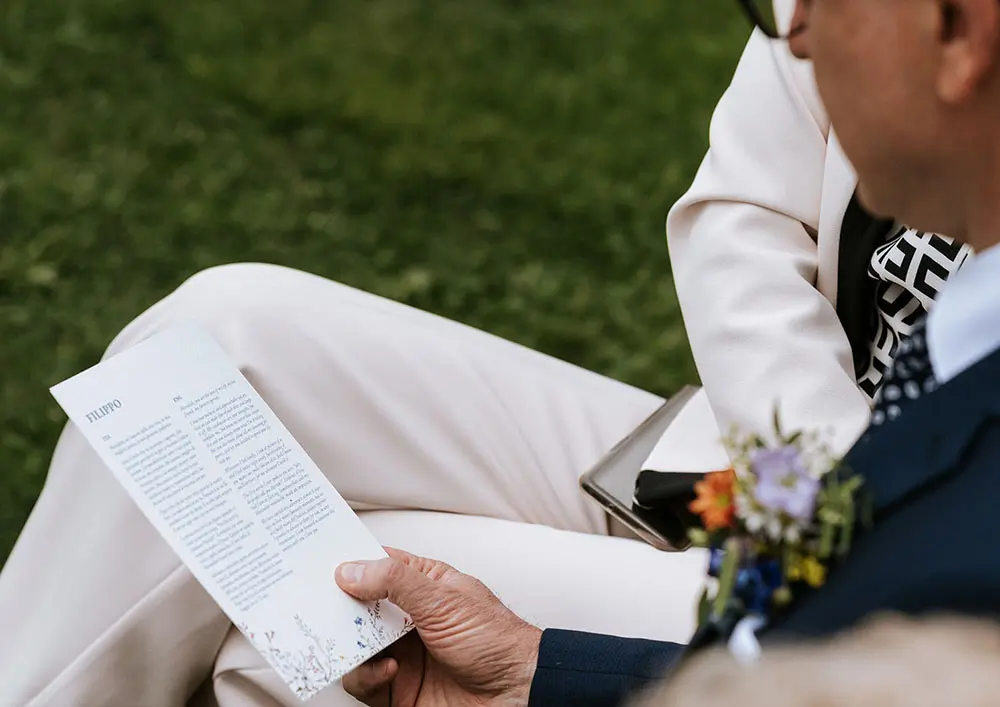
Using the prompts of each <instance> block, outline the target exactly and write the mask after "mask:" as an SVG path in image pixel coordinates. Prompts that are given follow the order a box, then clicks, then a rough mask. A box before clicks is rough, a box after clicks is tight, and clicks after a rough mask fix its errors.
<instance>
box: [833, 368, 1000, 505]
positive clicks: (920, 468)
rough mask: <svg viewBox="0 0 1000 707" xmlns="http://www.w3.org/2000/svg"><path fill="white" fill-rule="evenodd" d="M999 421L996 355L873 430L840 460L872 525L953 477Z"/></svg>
mask: <svg viewBox="0 0 1000 707" xmlns="http://www.w3.org/2000/svg"><path fill="white" fill-rule="evenodd" d="M998 416H1000V352H995V353H993V354H991V355H990V356H988V357H987V358H985V359H983V360H982V361H980V362H979V363H977V364H976V365H974V366H973V367H971V368H970V369H968V370H966V371H965V372H963V373H962V374H960V375H959V376H958V377H956V378H955V379H953V380H951V381H949V382H948V383H946V384H945V385H943V386H941V387H940V388H938V389H937V390H936V391H934V392H933V393H930V394H927V395H924V396H923V397H922V398H920V399H919V400H917V401H914V402H913V403H911V404H910V405H909V407H907V408H906V410H905V412H904V413H903V416H902V417H901V418H900V420H899V421H898V422H890V423H887V424H886V425H884V426H882V427H879V428H873V429H871V430H869V431H868V432H867V433H865V435H863V436H862V438H861V440H860V441H859V442H858V443H857V444H856V445H855V447H854V449H852V450H851V452H850V453H849V454H848V455H847V457H846V458H845V460H844V461H845V466H846V467H847V473H857V474H860V475H861V476H862V477H864V479H865V488H866V489H867V490H868V493H869V494H870V495H871V498H872V502H873V503H874V511H875V515H876V519H877V518H878V516H879V515H883V514H885V513H888V512H890V511H891V509H892V507H894V506H895V505H897V504H899V503H902V502H905V501H906V500H907V499H908V498H910V497H911V496H912V495H914V494H916V493H918V492H920V491H921V490H923V489H924V488H925V487H927V486H928V485H929V484H931V483H933V482H935V481H938V480H941V479H943V478H947V477H948V476H950V475H952V474H954V473H958V472H959V471H960V469H961V464H960V462H961V457H962V455H963V453H964V452H965V451H966V450H967V449H968V447H969V445H970V444H971V443H972V442H973V440H974V439H975V438H976V436H977V435H978V433H979V432H980V430H982V428H983V427H984V426H985V425H986V424H987V423H989V422H990V421H991V420H994V419H996V418H997V417H998Z"/></svg>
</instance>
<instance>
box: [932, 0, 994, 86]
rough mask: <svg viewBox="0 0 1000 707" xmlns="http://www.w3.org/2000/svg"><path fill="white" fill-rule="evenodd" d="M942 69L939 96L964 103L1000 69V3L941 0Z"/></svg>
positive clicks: (939, 1) (971, 0) (938, 84)
mask: <svg viewBox="0 0 1000 707" xmlns="http://www.w3.org/2000/svg"><path fill="white" fill-rule="evenodd" d="M936 4H937V7H938V23H939V37H938V41H939V43H940V48H941V66H940V71H939V72H938V81H937V90H938V95H939V97H940V98H941V100H943V101H944V102H946V103H951V104H954V103H961V102H963V101H964V100H966V99H968V98H969V97H970V96H972V95H973V94H975V92H976V91H977V90H978V89H979V87H980V86H981V84H982V82H983V81H984V80H985V79H986V78H987V77H989V76H990V75H991V74H992V73H993V72H994V71H996V70H997V69H998V68H1000V54H998V52H1000V2H998V1H997V0H937V2H936Z"/></svg>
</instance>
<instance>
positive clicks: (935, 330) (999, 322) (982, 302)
mask: <svg viewBox="0 0 1000 707" xmlns="http://www.w3.org/2000/svg"><path fill="white" fill-rule="evenodd" d="M997 349H1000V245H997V246H992V247H990V248H987V249H986V250H984V251H982V252H980V253H977V254H975V255H972V256H970V257H969V259H968V261H966V263H965V265H964V266H962V268H961V269H960V270H959V271H958V272H957V273H955V274H954V275H953V276H952V277H951V278H950V279H949V280H948V284H947V286H946V287H945V288H944V290H943V291H942V292H941V294H940V295H939V296H938V298H937V301H936V302H934V304H933V306H931V308H930V314H929V315H928V317H927V353H928V355H929V356H930V359H931V366H932V367H933V370H934V377H935V378H936V379H937V380H938V382H939V383H946V382H948V381H949V380H951V379H952V378H954V377H955V376H957V375H958V374H960V373H961V372H962V371H964V370H965V369H967V368H969V367H970V366H972V365H974V364H976V363H978V362H979V361H981V360H982V359H984V358H986V357H987V356H988V355H990V354H991V353H993V352H994V351H996V350H997Z"/></svg>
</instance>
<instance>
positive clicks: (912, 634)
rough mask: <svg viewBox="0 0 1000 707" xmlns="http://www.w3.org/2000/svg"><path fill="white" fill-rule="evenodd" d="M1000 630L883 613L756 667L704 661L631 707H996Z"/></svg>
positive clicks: (711, 657)
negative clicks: (854, 627) (839, 633)
mask: <svg viewBox="0 0 1000 707" xmlns="http://www.w3.org/2000/svg"><path fill="white" fill-rule="evenodd" d="M996 705H1000V626H998V625H997V624H994V623H992V622H989V621H985V620H973V619H965V618H957V617H931V618H925V619H909V618H903V617H899V616H890V615H884V616H880V617H877V618H874V619H872V620H870V621H869V622H867V623H866V624H865V625H863V626H861V627H859V628H857V629H855V630H852V631H849V632H846V633H843V634H841V635H840V636H837V637H835V638H832V639H828V640H826V641H812V642H804V643H796V644H790V645H784V646H781V647H775V648H767V649H765V651H764V653H763V655H762V657H761V659H760V662H758V663H757V664H754V665H742V664H740V663H737V662H736V661H735V660H734V659H733V658H732V657H731V656H730V655H729V653H728V652H726V651H724V650H721V649H719V650H712V651H709V652H707V653H705V654H704V655H702V656H697V657H695V658H693V659H692V660H691V663H690V664H689V665H688V666H686V667H684V668H683V669H681V670H680V671H679V672H678V673H677V675H675V676H673V677H672V678H671V679H670V680H669V681H667V682H665V683H664V684H662V685H659V686H657V687H655V688H653V689H652V690H651V691H649V692H648V693H647V694H645V695H643V696H642V697H641V698H640V699H639V700H637V701H635V702H634V703H633V704H632V707H995V706H996Z"/></svg>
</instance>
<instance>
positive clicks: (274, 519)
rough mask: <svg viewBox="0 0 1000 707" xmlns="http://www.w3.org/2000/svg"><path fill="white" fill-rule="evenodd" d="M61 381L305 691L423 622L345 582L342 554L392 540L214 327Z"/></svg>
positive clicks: (56, 392)
mask: <svg viewBox="0 0 1000 707" xmlns="http://www.w3.org/2000/svg"><path fill="white" fill-rule="evenodd" d="M52 394H53V396H54V397H55V398H56V400H57V401H58V402H59V404H60V405H61V406H62V408H63V409H64V410H65V411H66V413H67V415H69V417H70V419H71V420H72V422H73V423H74V424H76V425H77V426H78V427H79V428H80V430H82V432H83V434H84V435H85V436H86V438H87V439H88V441H89V442H90V444H91V445H93V447H94V448H95V449H96V450H97V452H98V454H100V456H101V458H102V460H103V461H104V462H105V464H107V465H108V467H110V469H111V471H112V472H113V473H114V474H115V476H116V477H117V478H118V480H119V481H120V482H121V483H122V485H123V486H124V487H125V489H126V490H127V491H128V493H129V494H130V495H131V496H132V498H133V499H134V500H135V502H136V504H138V506H139V508H141V509H142V511H143V513H145V515H146V516H147V517H148V518H149V520H150V521H151V522H152V524H153V525H154V526H155V527H156V528H157V530H159V532H160V533H161V534H162V535H163V537H164V538H165V539H166V540H167V542H168V543H169V544H170V546H171V547H172V548H173V549H174V551H175V552H176V553H177V554H178V555H179V556H180V558H181V559H182V560H183V561H184V563H185V564H186V565H187V566H188V568H190V570H191V572H192V574H193V575H194V576H195V577H196V578H197V579H198V581H199V582H201V584H202V585H203V586H204V587H205V589H206V590H207V591H208V592H209V594H211V596H212V597H213V598H214V599H215V601H216V602H217V603H218V604H219V606H220V607H221V608H222V610H223V611H224V612H225V613H226V614H227V615H228V616H229V617H230V619H231V620H232V621H233V623H234V624H235V625H236V626H238V627H239V629H240V630H241V631H242V632H243V634H244V635H245V636H246V637H247V638H248V639H249V640H250V641H251V642H252V643H253V645H254V646H255V647H256V648H257V649H258V650H259V651H260V652H261V654H263V656H264V657H265V658H266V659H267V661H268V662H269V663H270V664H271V666H272V667H273V668H274V670H275V671H277V673H278V674H279V675H280V676H281V677H282V678H283V679H284V680H285V682H287V683H288V686H289V687H290V688H291V690H292V692H294V693H295V694H296V695H298V696H299V697H300V698H301V699H303V700H306V699H308V698H310V697H312V696H313V695H315V694H316V693H318V692H319V691H320V690H322V689H323V688H325V687H327V686H328V685H330V684H331V683H333V682H335V681H336V680H338V679H339V678H341V677H342V676H343V675H344V674H345V673H346V672H348V671H350V670H351V669H352V668H354V667H356V666H357V665H359V664H361V663H362V662H364V661H365V660H367V659H368V658H371V657H372V656H373V655H375V654H376V653H378V652H379V651H381V650H382V649H384V648H385V647H386V646H388V645H390V644H391V643H393V642H394V641H396V640H397V639H399V638H400V637H401V636H402V635H403V634H405V633H406V632H407V631H408V630H409V629H410V628H411V625H410V622H409V618H408V617H407V616H406V615H405V614H404V613H403V612H402V611H400V610H399V609H398V608H397V607H395V606H394V605H392V604H390V603H388V602H375V603H362V602H358V601H356V600H355V599H353V598H351V597H349V596H347V595H346V594H344V593H343V592H342V591H341V590H340V589H339V588H338V587H337V585H336V584H335V583H334V581H333V579H332V571H333V570H334V568H335V567H336V566H337V565H339V564H340V563H341V562H345V561H349V560H363V559H378V558H381V557H385V552H384V550H383V549H382V547H381V546H380V545H379V543H378V542H377V541H376V540H375V538H374V537H372V535H371V534H370V533H369V532H368V530H367V529H366V528H365V526H364V525H363V524H362V523H361V521H360V520H359V519H358V517H357V516H356V515H355V514H354V512H353V511H352V510H351V509H350V508H349V507H348V505H347V503H345V501H344V499H343V498H341V496H340V495H339V494H338V493H337V491H336V490H335V489H334V488H333V486H332V485H331V484H330V482H329V481H328V480H327V479H326V477H325V476H323V474H322V473H321V472H320V470H319V469H318V468H317V466H316V465H315V464H314V463H313V461H312V460H311V459H310V458H309V457H308V456H307V455H306V453H305V451H304V450H303V449H302V448H301V447H300V446H299V444H298V443H297V442H296V441H295V439H293V438H292V436H291V434H290V433H289V432H288V430H287V429H285V427H284V426H283V425H282V424H281V422H280V421H279V420H278V418H277V417H276V416H275V414H274V413H273V412H272V411H271V409H270V408H269V407H268V406H267V404H266V403H265V402H264V401H263V400H262V399H261V397H260V396H259V395H258V394H257V392H256V391H255V390H254V389H253V387H252V386H251V385H250V383H249V382H248V381H247V380H246V378H244V377H243V375H242V374H241V373H240V371H239V369H238V368H237V367H236V366H235V365H234V364H233V363H232V362H231V361H230V360H229V358H228V357H227V356H226V354H225V352H224V351H223V350H222V349H221V348H220V347H219V346H218V344H216V342H215V341H214V340H213V339H212V338H211V336H210V335H209V334H207V333H206V332H204V331H203V330H201V329H199V328H197V327H193V326H192V327H180V328H177V329H173V330H170V331H167V332H164V333H161V334H158V335H156V336H153V337H152V338H150V339H148V340H146V341H144V342H142V343H140V344H138V345H136V346H134V347H133V348H131V349H128V350H126V351H124V352H122V353H120V354H118V355H116V356H114V357H111V358H109V359H107V360H105V361H103V362H102V363H100V364H98V365H97V366H95V367H93V368H91V369H89V370H87V371H84V372H83V373H80V374H79V375H76V376H74V377H73V378H70V379H69V380H67V381H65V382H63V383H60V384H59V385H56V386H54V387H53V388H52ZM330 424H331V425H334V424H336V420H330Z"/></svg>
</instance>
